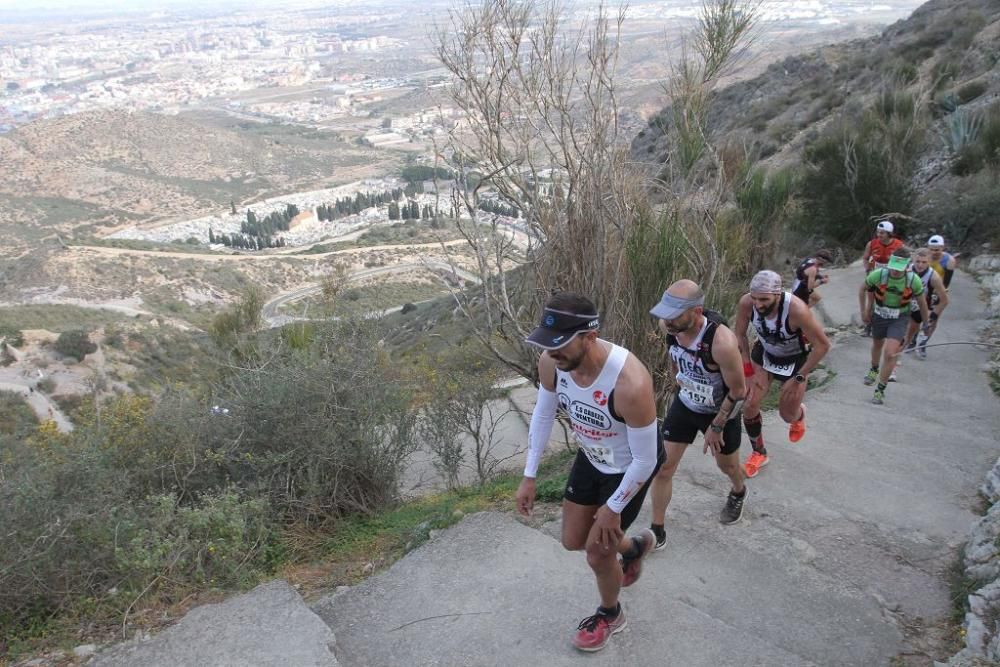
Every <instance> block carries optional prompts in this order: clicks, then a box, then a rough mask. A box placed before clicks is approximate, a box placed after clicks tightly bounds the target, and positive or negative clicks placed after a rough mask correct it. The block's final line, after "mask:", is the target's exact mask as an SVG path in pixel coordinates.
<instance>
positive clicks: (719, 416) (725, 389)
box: [649, 280, 746, 549]
mask: <svg viewBox="0 0 1000 667" xmlns="http://www.w3.org/2000/svg"><path fill="white" fill-rule="evenodd" d="M704 306H705V297H704V295H703V294H702V291H701V288H699V287H698V285H697V284H695V283H694V282H692V281H690V280H678V281H677V282H675V283H674V284H672V285H671V286H670V287H668V288H667V291H666V292H664V293H663V298H662V299H661V300H660V302H659V303H658V304H656V305H655V306H654V307H653V309H652V310H650V311H649V312H650V314H651V315H653V317H656V318H657V319H658V323H657V324H658V326H659V329H660V331H661V332H663V333H664V334H666V337H667V353H668V354H669V356H670V370H671V372H672V373H673V375H674V378H675V379H676V381H677V394H676V396H674V400H673V401H672V402H671V403H670V408H669V409H668V410H667V414H666V416H665V417H664V418H663V439H664V440H665V441H666V443H667V460H666V463H664V464H663V465H662V466H661V467H660V471H659V472H658V473H657V474H656V477H654V478H653V484H652V487H653V491H652V495H653V522H652V526H651V528H652V530H653V532H654V533H655V534H656V548H657V549H661V548H663V547H664V546H666V531H665V529H664V520H665V517H666V512H667V505H669V504H670V498H671V495H672V492H673V477H674V473H675V472H676V471H677V466H678V465H680V462H681V457H682V456H684V452H685V451H687V448H688V445H690V444H691V443H692V442H694V439H695V437H697V435H698V433H699V432H701V433H703V434H705V446H704V448H703V449H702V452H703V453H706V454H707V453H708V451H709V450H711V452H712V455H713V456H714V457H715V463H716V465H717V466H719V470H721V471H722V472H723V473H724V474H725V475H726V476H727V477H729V479H730V481H731V482H732V489H731V490H730V491H729V495H728V496H727V498H726V504H725V506H724V507H723V508H722V512H721V514H720V515H719V520H720V521H721V522H722V523H724V524H732V523H736V522H737V521H739V520H740V518H741V517H742V516H743V507H744V504H745V503H744V501H745V500H746V486H744V484H743V470H742V468H740V457H739V449H740V420H739V415H740V405H741V404H742V403H743V399H744V397H745V396H746V390H745V387H744V380H743V369H742V367H741V366H742V363H741V360H740V348H739V346H738V345H737V343H736V336H735V335H734V334H733V332H732V331H730V329H729V327H727V326H726V324H725V320H724V319H722V316H721V315H719V314H718V313H714V312H712V311H706V310H705V307H704Z"/></svg>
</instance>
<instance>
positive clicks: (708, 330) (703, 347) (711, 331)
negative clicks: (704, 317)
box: [698, 320, 719, 368]
mask: <svg viewBox="0 0 1000 667" xmlns="http://www.w3.org/2000/svg"><path fill="white" fill-rule="evenodd" d="M718 328H719V324H718V322H713V321H712V320H708V326H707V327H705V333H704V334H702V337H701V343H700V344H699V345H698V357H699V358H700V359H701V364H702V366H705V367H706V368H708V366H709V365H712V366H715V367H716V368H718V367H719V364H717V363H715V359H714V358H713V357H712V342H713V341H714V340H715V330H716V329H718Z"/></svg>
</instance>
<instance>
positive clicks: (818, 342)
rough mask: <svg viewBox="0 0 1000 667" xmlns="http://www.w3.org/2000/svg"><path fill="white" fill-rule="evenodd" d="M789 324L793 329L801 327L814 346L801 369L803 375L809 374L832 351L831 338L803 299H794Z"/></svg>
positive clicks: (789, 314)
mask: <svg viewBox="0 0 1000 667" xmlns="http://www.w3.org/2000/svg"><path fill="white" fill-rule="evenodd" d="M788 325H789V327H791V328H792V329H793V330H794V329H800V330H801V331H802V333H803V334H805V336H806V338H808V339H809V344H810V345H811V346H812V349H811V350H810V351H809V356H808V357H806V361H805V363H804V364H802V368H801V370H799V373H801V374H802V375H809V373H811V372H812V371H813V369H815V368H816V366H817V365H819V362H820V360H821V359H822V358H823V357H825V356H826V353H827V352H829V351H830V339H829V338H827V337H826V332H824V331H823V327H822V325H821V324H820V323H819V320H817V319H816V317H815V316H814V315H813V314H812V311H811V310H809V306H807V305H806V304H804V303H802V300H801V299H792V301H791V306H790V311H789V313H788Z"/></svg>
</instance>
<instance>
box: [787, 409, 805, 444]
mask: <svg viewBox="0 0 1000 667" xmlns="http://www.w3.org/2000/svg"><path fill="white" fill-rule="evenodd" d="M805 434H806V406H804V405H803V406H802V418H801V419H799V420H798V421H796V422H792V425H791V426H789V427H788V440H789V441H790V442H798V441H799V440H801V439H802V436H804V435H805Z"/></svg>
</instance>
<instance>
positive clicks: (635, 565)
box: [622, 528, 656, 588]
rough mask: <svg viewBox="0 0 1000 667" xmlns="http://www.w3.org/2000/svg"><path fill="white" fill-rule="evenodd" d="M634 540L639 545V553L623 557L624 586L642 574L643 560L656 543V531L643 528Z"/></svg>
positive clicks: (629, 584) (632, 582)
mask: <svg viewBox="0 0 1000 667" xmlns="http://www.w3.org/2000/svg"><path fill="white" fill-rule="evenodd" d="M632 542H633V543H635V546H636V547H638V549H639V555H637V556H632V557H631V558H628V557H625V556H623V557H622V588H625V587H627V586H631V585H632V584H634V583H635V582H637V581H639V576H640V575H641V574H642V561H643V559H644V558H646V556H648V555H649V552H650V551H652V550H653V547H654V546H655V545H656V533H654V532H653V531H652V530H650V529H649V528H643V530H642V532H641V533H639V534H638V535H635V536H634V537H633V538H632Z"/></svg>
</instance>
